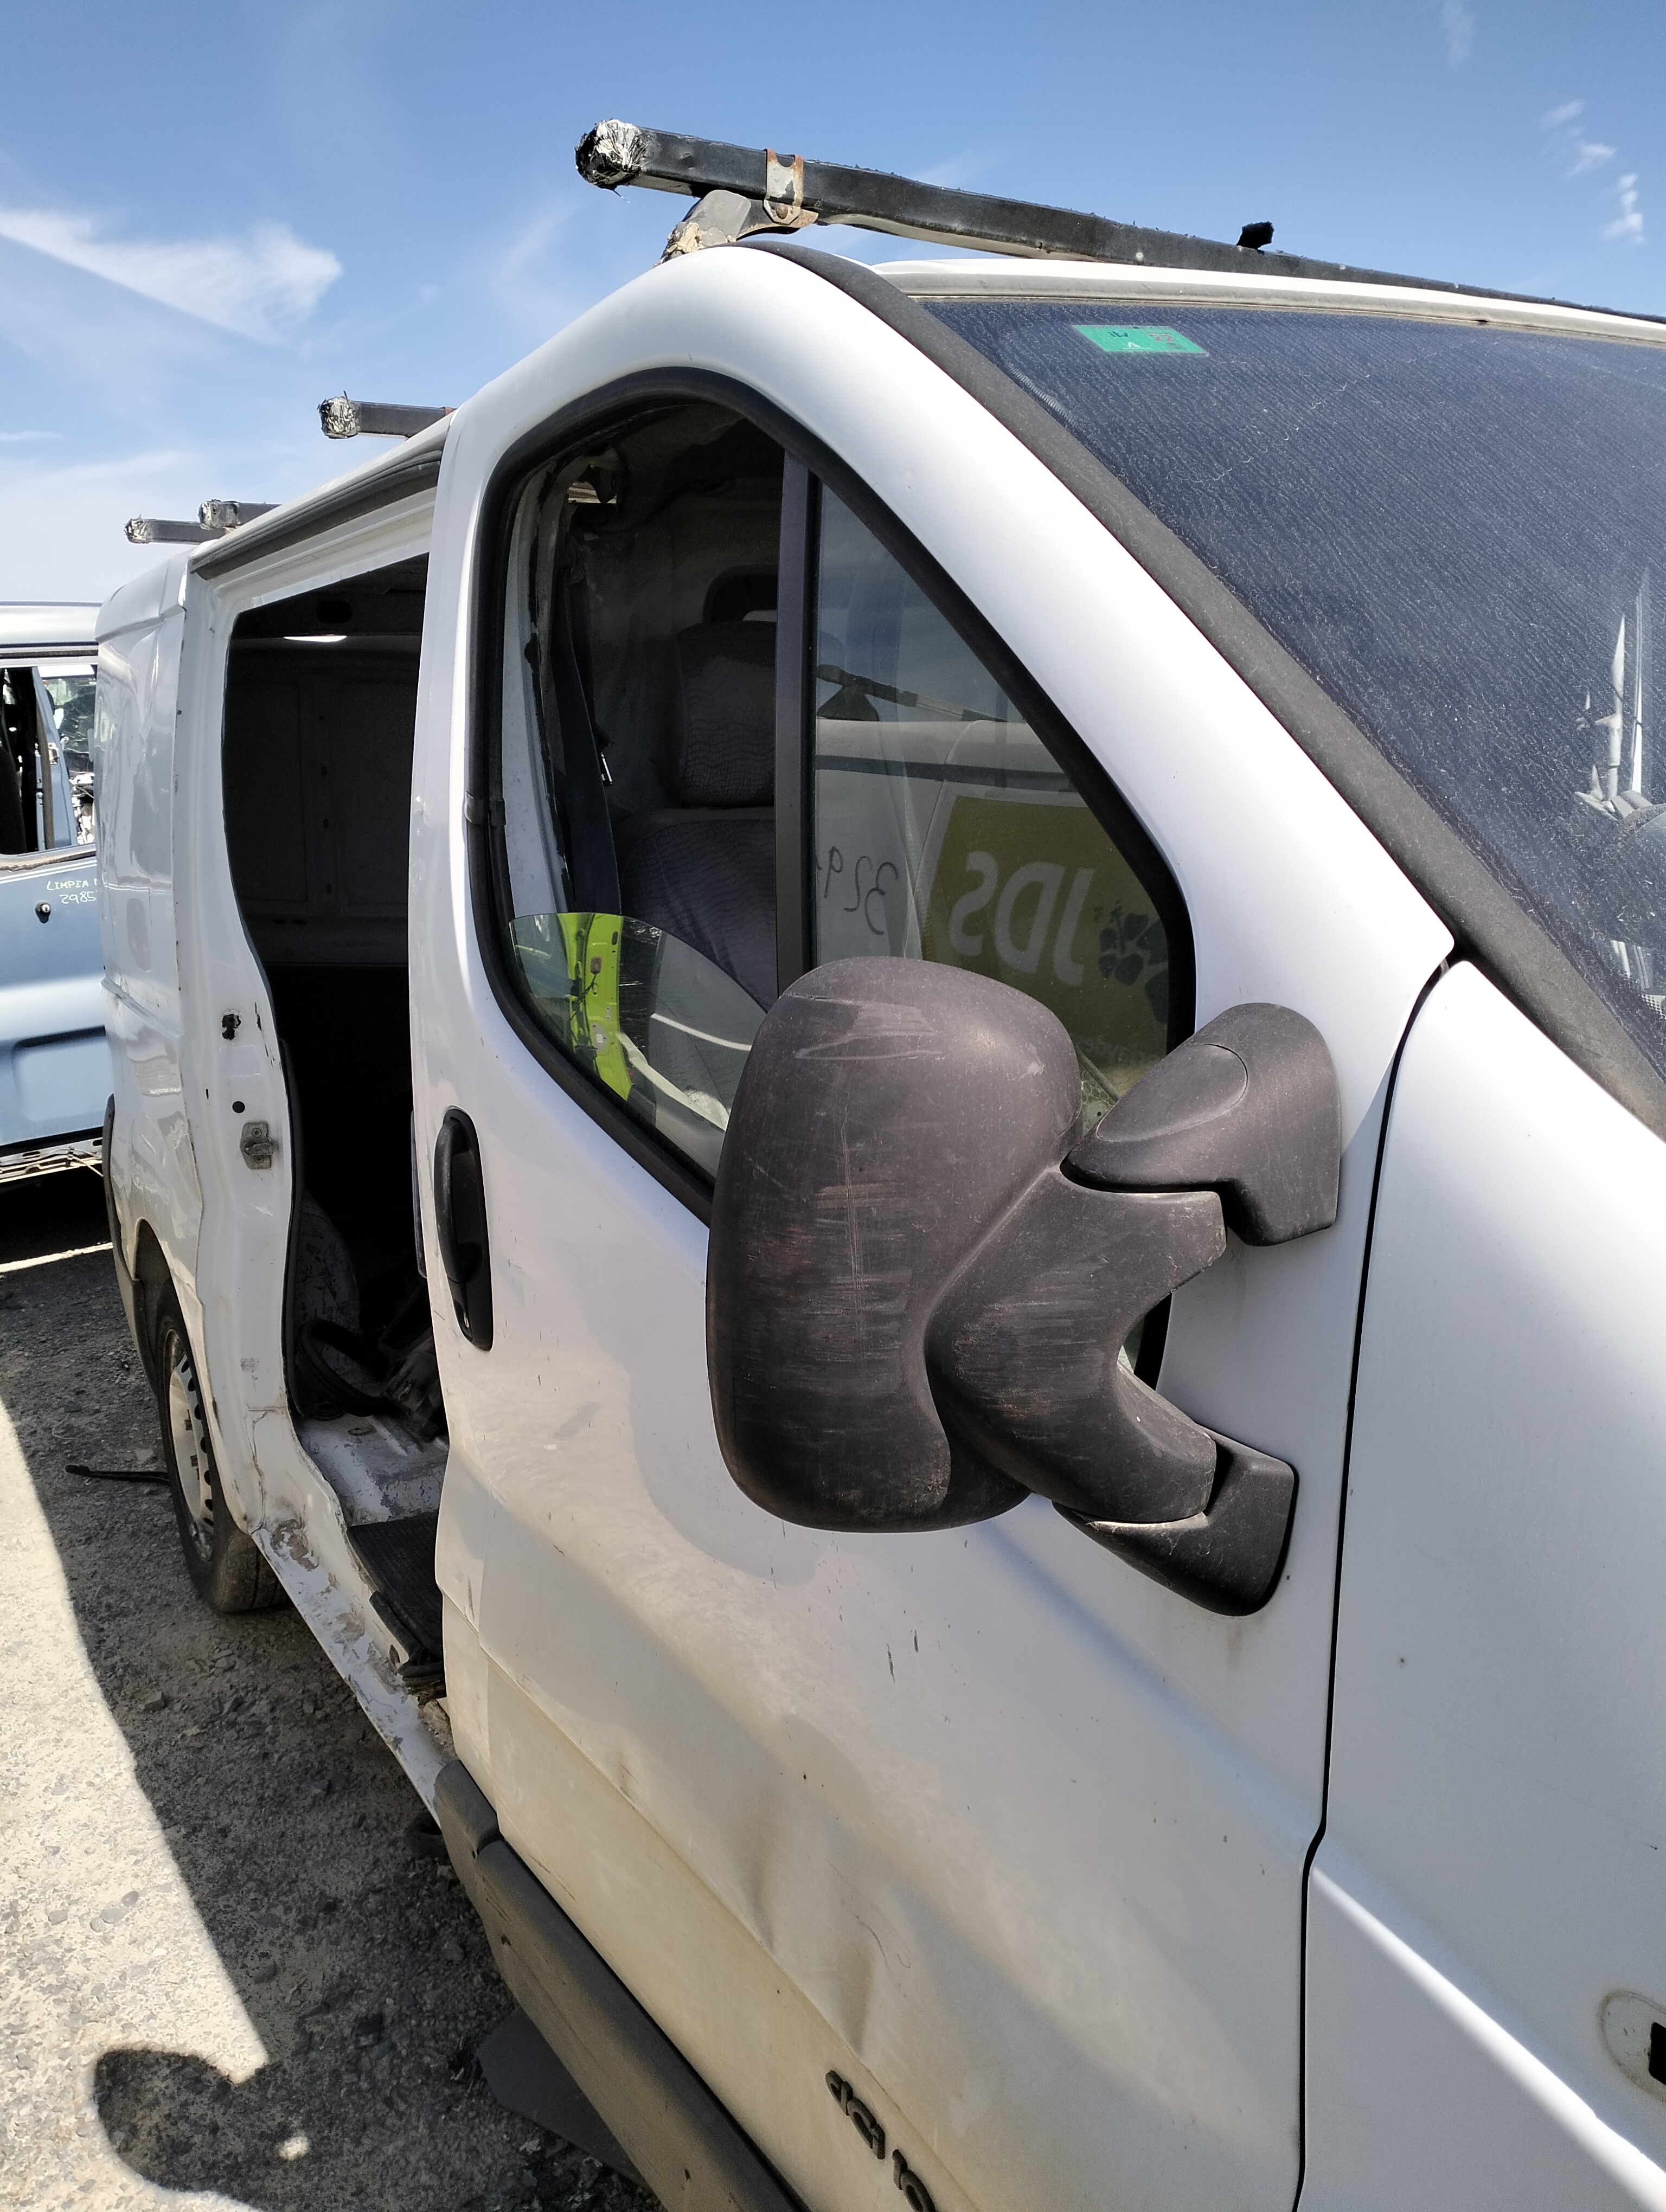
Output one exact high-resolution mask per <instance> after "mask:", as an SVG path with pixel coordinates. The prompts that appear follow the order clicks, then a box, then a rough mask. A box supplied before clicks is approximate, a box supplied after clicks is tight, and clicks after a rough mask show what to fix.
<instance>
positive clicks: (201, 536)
mask: <svg viewBox="0 0 1666 2212" xmlns="http://www.w3.org/2000/svg"><path fill="white" fill-rule="evenodd" d="M274 503H275V502H274V501H271V500H269V499H268V500H253V499H205V500H204V501H203V503H202V505H201V506H200V507H198V510H197V520H196V521H195V522H167V521H164V520H162V518H161V516H160V515H155V514H136V515H135V516H134V517H133V519H132V520H131V522H130V523H129V524H128V525H127V542H128V544H130V545H206V544H209V543H210V541H211V540H212V539H214V538H223V537H224V536H225V535H226V533H227V532H228V531H229V530H235V529H236V528H237V527H238V526H239V524H240V523H244V522H252V521H253V520H254V518H255V517H256V515H257V514H270V513H271V511H272V507H273V505H274Z"/></svg>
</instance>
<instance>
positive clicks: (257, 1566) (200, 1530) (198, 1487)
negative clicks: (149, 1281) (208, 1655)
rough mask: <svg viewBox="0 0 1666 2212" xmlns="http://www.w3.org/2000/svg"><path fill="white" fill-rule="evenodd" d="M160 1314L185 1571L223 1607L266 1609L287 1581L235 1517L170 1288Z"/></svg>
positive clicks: (166, 1442) (159, 1345) (169, 1452)
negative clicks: (222, 1484) (224, 1489)
mask: <svg viewBox="0 0 1666 2212" xmlns="http://www.w3.org/2000/svg"><path fill="white" fill-rule="evenodd" d="M159 1303H160V1310H159V1312H158V1314H157V1317H156V1391H157V1399H158V1411H159V1412H160V1413H161V1422H162V1458H163V1461H164V1462H165V1464H166V1466H167V1486H168V1490H169V1492H170V1493H171V1495H172V1497H173V1517H174V1519H175V1520H176V1521H177V1522H179V1544H180V1547H181V1549H182V1550H183V1551H184V1553H185V1567H186V1571H188V1573H189V1574H190V1576H191V1580H192V1587H193V1588H194V1589H195V1590H196V1592H197V1595H198V1597H200V1598H202V1599H204V1600H205V1601H206V1602H207V1603H208V1604H210V1605H211V1606H212V1607H214V1610H215V1611H216V1613H259V1612H262V1611H264V1609H265V1608H266V1607H268V1606H273V1605H277V1604H278V1603H280V1602H281V1601H282V1599H283V1584H282V1583H280V1582H279V1581H278V1579H277V1576H276V1575H275V1574H274V1573H273V1572H272V1571H271V1568H270V1567H269V1566H268V1565H267V1564H266V1562H265V1560H264V1559H263V1558H262V1557H261V1555H260V1553H259V1550H258V1547H257V1546H256V1545H255V1544H254V1542H253V1541H252V1539H251V1538H250V1537H248V1536H246V1535H245V1534H244V1533H243V1531H242V1529H240V1528H239V1527H238V1525H237V1523H236V1522H235V1521H234V1520H233V1518H232V1516H231V1509H230V1507H229V1506H228V1504H226V1502H225V1498H224V1496H223V1494H222V1491H221V1487H220V1472H219V1469H218V1468H216V1466H215V1464H214V1455H213V1453H212V1452H211V1450H210V1447H209V1436H208V1424H207V1422H206V1421H205V1420H204V1418H203V1394H202V1389H201V1386H200V1384H199V1383H198V1379H197V1361H196V1358H195V1355H194V1354H193V1353H192V1349H191V1340H190V1339H189V1337H187V1336H186V1334H185V1322H184V1319H183V1317H182V1316H181V1315H180V1312H179V1302H178V1301H177V1299H176V1298H175V1297H174V1295H173V1291H171V1290H168V1291H164V1292H163V1294H162V1297H161V1300H160V1302H159Z"/></svg>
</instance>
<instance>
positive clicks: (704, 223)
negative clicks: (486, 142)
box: [574, 122, 1519, 300]
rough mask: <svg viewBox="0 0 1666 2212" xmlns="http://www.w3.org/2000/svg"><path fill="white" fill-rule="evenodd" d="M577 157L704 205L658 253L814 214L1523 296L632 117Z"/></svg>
mask: <svg viewBox="0 0 1666 2212" xmlns="http://www.w3.org/2000/svg"><path fill="white" fill-rule="evenodd" d="M574 159H575V161H576V162H577V164H578V171H579V174H580V175H581V177H582V178H583V179H585V181H586V182H587V184H592V185H599V187H600V188H601V189H602V190H603V191H614V190H616V189H617V186H619V185H646V186H647V187H648V189H649V190H651V191H661V192H684V193H686V194H687V195H688V196H689V197H690V198H693V199H696V200H698V201H699V203H700V204H699V206H698V207H696V209H695V210H694V212H693V214H692V215H690V216H685V217H684V220H683V221H682V222H679V223H678V225H677V226H676V228H674V229H673V230H672V234H671V236H670V238H669V239H668V240H667V241H666V252H665V258H666V259H670V258H672V257H673V256H675V255H677V254H679V253H690V252H697V251H698V250H699V248H701V247H702V246H717V245H729V244H733V242H734V241H735V240H737V239H740V238H746V237H751V236H753V235H755V234H757V233H759V232H774V233H775V234H777V235H779V234H781V233H782V232H787V231H793V230H801V229H803V228H805V227H806V225H807V224H809V223H812V222H822V223H830V222H845V223H853V224H856V225H858V226H860V228H863V229H865V230H882V231H889V232H890V233H891V234H892V235H893V236H894V237H897V238H918V239H923V240H926V241H927V243H928V244H930V245H933V246H970V247H973V248H975V249H976V250H977V251H978V252H986V253H1011V254H1017V255H1019V256H1023V257H1027V258H1047V257H1052V256H1059V257H1062V258H1067V259H1070V260H1073V261H1111V262H1122V263H1131V264H1145V265H1146V266H1148V267H1152V268H1158V269H1218V270H1229V271H1237V270H1245V269H1256V270H1260V271H1262V272H1263V273H1265V274H1268V275H1272V276H1319V277H1324V278H1328V279H1329V280H1330V281H1331V282H1333V283H1334V282H1335V281H1336V280H1337V279H1339V278H1341V279H1343V280H1345V281H1347V282H1348V283H1356V284H1398V285H1403V286H1408V287H1412V288H1414V289H1417V290H1419V291H1434V292H1462V293H1464V294H1465V295H1468V296H1470V297H1472V298H1474V299H1479V300H1501V299H1511V298H1516V297H1518V296H1519V295H1516V294H1513V293H1503V292H1493V291H1487V290H1484V289H1482V288H1481V286H1479V285H1474V284H1455V283H1450V281H1449V280H1447V279H1445V278H1443V277H1435V276H1393V275H1390V274H1389V273H1387V272H1386V271H1384V270H1380V269H1356V268H1353V267H1352V266H1351V265H1350V264H1347V263H1346V262H1337V261H1310V260H1308V259H1307V258H1305V257H1304V256H1303V255H1301V254H1297V253H1269V252H1267V251H1266V250H1265V248H1266V246H1267V245H1268V242H1270V240H1271V239H1272V236H1273V226H1272V224H1271V223H1269V222H1251V223H1246V224H1245V225H1244V227H1243V232H1242V234H1240V237H1239V240H1238V243H1237V245H1236V246H1228V245H1226V244H1225V242H1224V241H1219V240H1214V239H1208V238H1191V237H1189V236H1187V235H1186V234H1183V232H1180V231H1174V230H1145V229H1141V228H1139V227H1138V226H1137V225H1135V224H1133V223H1127V222H1110V221H1109V220H1108V219H1107V218H1106V217H1105V216H1097V215H1078V214H1075V213H1073V211H1072V210H1070V209H1068V208H1051V207H1038V206H1036V205H1034V204H1031V202H1030V201H1028V200H1004V199H993V198H990V197H988V195H986V194H984V193H982V192H963V191H952V190H951V189H950V188H949V187H948V186H946V185H922V184H920V183H917V182H916V181H915V179H913V178H912V177H897V176H892V175H891V174H890V173H888V172H887V171H885V170H881V169H848V168H841V167H838V166H837V165H836V164H835V163H832V162H829V161H806V160H805V159H804V157H803V156H802V155H791V154H786V155H782V154H776V153H775V151H774V150H773V149H770V148H769V147H761V146H732V145H729V144H728V143H726V142H725V141H724V140H722V139H718V138H684V137H678V136H676V135H675V134H674V133H672V132H671V131H646V130H642V129H641V128H640V127H639V126H638V125H635V124H634V123H619V122H607V123H599V124H597V125H596V126H595V128H594V129H593V130H592V131H587V132H586V133H585V135H584V137H582V138H581V140H580V141H579V143H578V146H577V149H576V150H575V155H574Z"/></svg>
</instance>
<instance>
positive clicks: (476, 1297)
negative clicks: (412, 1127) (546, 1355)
mask: <svg viewBox="0 0 1666 2212" xmlns="http://www.w3.org/2000/svg"><path fill="white" fill-rule="evenodd" d="M434 1220H435V1234H436V1236H437V1237H438V1240H439V1245H440V1263H441V1266H442V1267H444V1269H445V1271H446V1281H447V1285H448V1286H449V1288H450V1291H451V1303H452V1306H453V1310H454V1311H455V1313H456V1315H457V1326H458V1327H459V1328H460V1329H461V1330H462V1332H463V1334H464V1335H465V1337H466V1338H467V1340H468V1341H469V1342H470V1343H471V1345H473V1346H474V1347H475V1349H476V1350H477V1351H478V1352H489V1351H490V1350H491V1348H492V1269H491V1252H490V1248H489V1240H488V1237H487V1234H486V1186H485V1180H484V1177H483V1175H482V1172H481V1166H480V1139H478V1138H477V1136H476V1134H475V1130H474V1124H473V1122H472V1121H470V1119H469V1117H468V1115H466V1114H464V1113H460V1112H459V1110H458V1109H457V1108H456V1107H454V1106H453V1108H452V1109H451V1111H450V1112H449V1113H448V1114H447V1115H446V1118H445V1120H444V1121H442V1122H441V1124H440V1135H439V1140H438V1142H437V1143H436V1144H435V1148H434Z"/></svg>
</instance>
